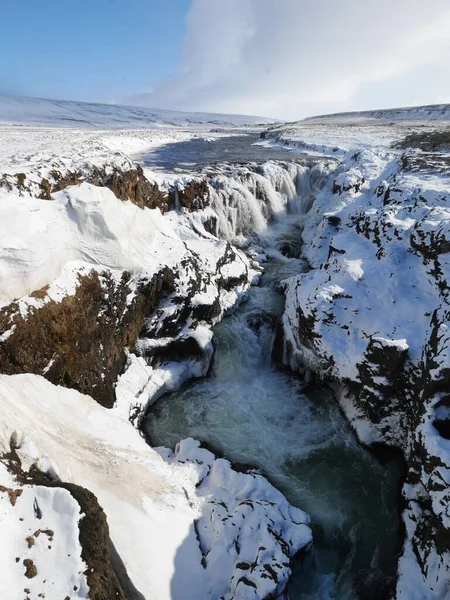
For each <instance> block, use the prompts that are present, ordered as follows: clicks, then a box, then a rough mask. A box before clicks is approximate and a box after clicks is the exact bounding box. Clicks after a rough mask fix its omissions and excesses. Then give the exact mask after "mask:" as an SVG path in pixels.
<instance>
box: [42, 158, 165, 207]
mask: <svg viewBox="0 0 450 600" xmlns="http://www.w3.org/2000/svg"><path fill="white" fill-rule="evenodd" d="M51 177H52V181H53V182H52V183H51V182H50V181H49V180H48V179H42V181H41V183H40V188H41V190H42V191H41V194H40V196H39V197H40V198H42V199H44V200H50V198H51V194H52V193H53V192H59V191H60V190H63V189H65V188H66V187H69V186H70V185H78V184H79V183H81V182H82V181H86V182H87V183H91V184H93V185H98V186H103V187H107V188H109V189H110V190H111V191H112V192H113V193H114V195H115V196H116V197H117V198H119V200H124V201H125V200H131V202H133V203H134V204H136V205H137V206H139V208H160V209H161V211H162V212H167V211H168V210H169V209H170V208H171V205H170V199H169V196H168V194H165V193H164V192H162V191H161V190H160V189H159V187H158V184H157V183H151V182H150V181H148V179H147V178H146V177H145V175H144V171H143V170H142V167H141V166H140V165H136V166H135V167H134V168H133V169H130V170H127V171H121V170H119V169H117V168H115V167H114V168H113V169H112V172H111V169H107V168H103V169H98V168H96V167H93V168H92V169H91V171H90V172H89V173H88V174H87V175H86V174H83V173H82V172H81V171H75V172H68V173H65V174H61V173H60V172H59V171H52V172H51Z"/></svg>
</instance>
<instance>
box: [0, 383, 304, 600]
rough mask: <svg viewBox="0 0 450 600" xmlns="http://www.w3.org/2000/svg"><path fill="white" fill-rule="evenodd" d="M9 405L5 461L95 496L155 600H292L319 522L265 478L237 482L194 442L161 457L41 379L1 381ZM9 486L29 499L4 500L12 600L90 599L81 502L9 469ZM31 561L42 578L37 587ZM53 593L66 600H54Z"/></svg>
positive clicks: (0, 434)
mask: <svg viewBox="0 0 450 600" xmlns="http://www.w3.org/2000/svg"><path fill="white" fill-rule="evenodd" d="M0 399H1V405H0V408H1V415H2V419H1V421H0V455H2V456H5V455H7V454H10V453H11V450H13V451H14V452H15V453H16V455H17V457H18V458H20V460H21V469H22V470H23V471H25V472H26V471H28V470H29V469H30V468H31V467H33V465H35V466H36V467H37V469H39V471H42V472H44V473H48V474H49V475H50V476H51V478H52V479H54V480H56V479H60V480H62V481H64V482H69V483H70V482H76V483H77V484H78V485H82V486H83V487H84V488H87V489H88V490H90V491H91V492H93V493H94V494H95V496H96V497H97V499H98V501H99V503H100V505H101V506H102V507H103V509H104V511H105V513H106V517H107V519H108V524H109V534H110V537H111V540H112V543H113V544H114V547H115V549H116V551H117V553H118V555H119V557H120V559H121V560H122V561H123V564H124V566H125V568H126V572H127V575H128V577H129V578H130V580H131V582H132V585H133V586H134V588H135V590H137V591H138V592H139V593H141V594H142V595H143V596H144V597H145V598H155V599H157V600H159V599H164V600H166V599H167V600H168V599H172V600H186V599H188V598H189V599H191V598H192V599H194V598H195V599H196V600H203V599H204V600H217V599H218V598H221V597H223V598H226V599H227V600H231V599H233V598H234V599H235V600H237V599H238V598H239V599H242V598H249V599H250V598H251V599H255V600H256V599H262V598H269V597H278V596H280V595H282V593H283V591H284V588H285V586H286V584H287V580H288V577H289V575H290V572H291V571H290V560H291V558H292V557H293V555H294V554H295V553H297V552H298V551H299V550H300V549H302V548H305V549H306V548H307V547H308V546H309V545H310V543H311V530H310V528H309V526H308V524H309V518H308V516H307V515H306V514H305V513H303V512H302V511H300V510H298V509H296V508H294V507H292V506H290V505H289V504H288V502H287V501H286V499H285V498H284V497H283V495H282V494H281V493H280V492H278V491H277V490H276V489H275V488H274V487H273V486H272V485H271V484H270V483H269V482H268V481H267V480H266V479H265V478H264V477H262V476H261V475H259V474H257V473H256V472H248V473H240V472H236V471H235V470H234V469H233V468H232V466H231V465H230V463H229V462H228V461H226V460H224V459H217V458H216V457H215V456H214V455H213V454H212V453H211V452H209V451H208V450H205V449H202V448H200V447H199V444H198V442H196V441H195V440H192V439H189V440H185V441H182V442H180V444H179V445H178V447H177V449H176V451H175V453H174V454H173V453H171V451H169V450H164V449H159V453H158V452H156V451H155V450H153V449H152V448H151V447H150V446H149V445H148V444H147V443H146V442H145V440H144V439H143V437H142V436H141V435H140V433H139V432H138V431H137V430H136V429H135V428H134V427H133V425H132V424H131V423H130V422H129V421H128V419H124V418H123V417H122V416H121V415H120V414H119V413H118V412H117V411H115V410H108V409H106V408H104V407H102V406H100V405H99V404H98V403H96V402H95V401H94V400H92V398H90V397H88V396H84V395H82V394H80V393H79V392H76V391H74V390H68V389H65V388H62V387H58V386H55V385H53V384H51V383H50V382H48V381H47V380H45V379H44V378H43V377H40V376H37V375H30V374H27V375H14V376H6V375H0ZM11 446H12V447H11ZM0 485H2V486H4V487H5V488H6V487H8V488H12V489H19V491H20V490H22V495H21V496H19V497H18V498H17V502H16V504H15V506H12V504H11V502H10V497H9V495H8V493H7V492H2V489H3V488H0V518H1V523H2V544H1V557H2V569H1V571H0V590H2V591H3V592H4V593H3V594H2V598H5V600H16V599H17V598H18V597H21V596H19V595H17V591H19V590H23V589H24V587H29V588H30V590H31V596H30V597H31V598H33V600H35V599H37V593H38V592H39V593H41V592H42V591H44V592H45V593H46V597H56V596H58V597H63V598H64V597H65V595H69V597H77V598H86V597H88V596H87V594H88V591H89V590H88V589H87V584H86V579H85V577H84V565H83V563H82V560H81V558H80V556H81V552H82V551H83V548H81V547H80V543H79V542H78V535H77V534H78V532H77V524H78V522H80V523H82V521H80V519H81V518H82V515H80V509H79V506H78V504H77V503H76V501H75V500H74V499H73V497H72V496H71V495H70V494H69V493H68V492H66V490H61V489H60V488H59V487H56V488H46V487H41V486H33V485H23V486H22V485H20V484H19V483H17V482H16V481H14V478H13V477H12V476H11V474H10V473H8V472H6V470H5V469H3V468H2V467H1V468H0ZM55 485H58V481H57V480H56V482H55ZM36 503H37V505H38V506H39V511H40V512H39V513H38V512H37V508H36V506H37V505H36ZM33 505H34V509H33ZM39 514H40V516H41V518H40V519H39ZM36 515H38V516H36ZM22 517H23V518H24V521H23V522H18V521H19V518H22ZM44 528H45V529H47V528H51V529H52V531H53V535H52V536H51V538H52V539H51V545H52V546H54V547H53V549H48V548H47V547H46V545H43V544H42V542H43V541H44V540H45V541H46V537H47V536H46V534H45V533H41V534H40V535H39V536H36V533H34V532H36V531H37V530H38V529H44ZM28 536H33V538H34V543H33V544H32V545H31V547H30V548H28V545H27V541H26V539H25V538H27V537H28ZM36 538H37V539H36ZM80 539H81V538H80ZM5 541H6V542H8V543H4V542H5ZM67 554H70V556H67ZM16 557H19V558H20V561H19V563H16ZM24 558H30V559H31V560H33V561H34V564H35V566H36V568H37V576H36V578H33V579H32V580H31V584H30V585H28V583H27V581H26V580H25V579H24V575H23V572H24V565H23V559H24ZM46 577H48V579H47V581H46V583H44V580H45V579H46ZM88 580H89V574H88ZM53 581H55V590H58V594H59V595H58V594H57V595H53V594H49V592H51V591H52V589H53V588H52V587H51V582H53ZM24 582H25V583H24ZM74 585H75V586H77V588H78V589H77V590H76V591H73V590H74V587H73V586H74ZM20 586H22V587H21V588H20ZM58 586H59V587H58ZM68 586H72V587H71V591H65V590H67V589H68ZM60 590H64V594H65V595H64V594H62V592H61V594H62V595H61V594H60V593H59V592H60ZM35 592H36V593H35ZM111 597H115V596H111Z"/></svg>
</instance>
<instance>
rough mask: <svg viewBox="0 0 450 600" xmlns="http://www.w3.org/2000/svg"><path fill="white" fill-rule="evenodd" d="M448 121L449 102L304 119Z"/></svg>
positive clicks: (328, 120) (315, 120)
mask: <svg viewBox="0 0 450 600" xmlns="http://www.w3.org/2000/svg"><path fill="white" fill-rule="evenodd" d="M373 119H377V120H381V121H384V122H386V121H450V104H428V105H426V106H408V107H402V108H384V109H379V110H365V111H356V112H342V113H334V114H331V115H317V116H314V117H308V118H307V119H304V120H305V121H308V122H319V121H325V122H327V123H329V122H330V121H335V122H339V121H340V122H344V121H347V122H348V121H361V120H373Z"/></svg>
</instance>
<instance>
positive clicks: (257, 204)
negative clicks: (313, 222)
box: [209, 161, 330, 245]
mask: <svg viewBox="0 0 450 600" xmlns="http://www.w3.org/2000/svg"><path fill="white" fill-rule="evenodd" d="M329 173H330V165H329V164H328V163H323V162H322V163H319V164H315V165H313V166H309V165H305V164H301V163H296V162H279V161H277V162H274V161H269V162H267V163H265V164H263V165H247V166H245V167H234V168H229V169H228V170H223V171H221V172H220V173H218V174H216V175H215V176H214V177H212V178H211V179H210V180H209V187H210V198H211V207H212V209H213V210H214V212H215V213H216V215H217V220H216V229H215V232H214V233H215V234H216V235H217V236H218V237H220V238H224V239H227V240H230V241H232V242H233V243H235V244H238V245H240V244H243V243H244V242H245V239H246V238H248V237H249V236H252V234H257V235H260V234H262V233H264V232H265V231H266V229H267V227H268V224H269V223H270V222H272V221H280V220H282V219H283V218H284V217H286V216H287V215H289V214H296V215H299V216H300V215H302V214H305V213H306V212H308V210H310V208H311V206H312V202H313V200H314V196H315V194H316V193H317V192H318V191H320V190H321V189H323V187H324V185H325V183H326V181H327V178H328V175H329Z"/></svg>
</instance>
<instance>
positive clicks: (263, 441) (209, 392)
mask: <svg viewBox="0 0 450 600" xmlns="http://www.w3.org/2000/svg"><path fill="white" fill-rule="evenodd" d="M239 143H240V142H239ZM147 164H148V163H147ZM294 223H295V220H294V219H292V218H291V219H288V218H287V219H286V220H285V222H283V221H281V222H278V223H276V224H275V225H274V226H271V227H270V228H269V230H268V232H267V235H266V236H265V237H264V236H262V238H261V239H260V240H259V242H260V243H261V245H262V246H263V250H264V252H266V253H267V254H268V256H269V259H268V261H267V262H266V263H265V265H264V266H265V273H264V275H263V277H262V280H261V283H260V285H259V287H254V288H252V289H251V290H250V299H249V301H248V302H246V303H245V304H243V305H241V306H240V307H239V309H238V310H237V311H236V312H235V313H233V314H232V315H231V316H229V317H227V318H225V319H224V320H223V321H222V322H221V323H220V324H218V325H217V326H216V327H215V328H214V335H215V341H216V354H215V358H214V364H213V368H212V370H211V373H210V375H209V376H208V377H207V378H205V379H203V380H200V381H196V382H194V383H191V384H190V385H188V386H186V387H185V388H184V389H182V390H180V391H178V392H175V393H172V394H171V395H168V396H165V397H163V398H161V399H160V400H159V401H158V402H157V403H156V404H154V405H153V406H152V407H151V408H150V409H149V411H148V413H147V416H146V420H145V423H144V429H145V432H146V434H147V435H148V438H149V441H150V443H151V444H152V445H153V446H166V447H170V448H172V449H173V448H174V447H175V445H176V444H177V442H178V441H179V440H181V439H183V438H186V437H194V438H196V439H198V440H200V441H202V442H205V443H207V444H208V445H209V446H211V447H212V448H213V449H214V450H215V451H216V452H218V453H220V454H221V455H223V456H224V457H226V458H228V459H229V460H231V461H232V462H234V463H241V464H245V465H249V466H253V467H258V468H259V469H261V471H262V473H263V474H264V475H265V476H266V477H267V478H268V479H269V480H270V481H271V482H272V483H273V484H274V485H275V486H276V487H277V488H278V489H280V490H281V491H282V492H283V493H284V494H285V496H286V497H287V499H288V500H289V502H290V503H291V504H293V505H295V506H298V507H299V508H301V509H302V510H305V511H306V512H307V513H309V515H310V517H311V520H312V529H313V535H314V545H313V549H312V550H311V552H310V553H308V555H306V556H305V557H303V558H299V559H298V560H296V561H295V562H294V565H293V575H292V577H291V580H290V584H289V589H288V591H289V598H290V600H328V599H332V598H333V599H338V600H352V599H356V598H363V599H364V600H368V599H379V598H384V597H386V593H387V591H388V590H389V589H390V585H392V584H393V582H394V581H395V570H396V556H397V554H398V552H399V550H400V544H401V533H400V531H401V530H400V519H399V507H398V500H399V495H400V485H401V477H402V467H403V465H402V460H401V458H399V457H398V456H397V455H396V454H394V453H390V452H387V451H386V452H383V456H378V455H376V454H375V453H374V452H371V451H368V450H367V449H365V448H364V447H362V446H361V445H360V444H359V443H358V441H357V439H356V436H355V435H354V433H353V431H352V429H351V428H350V426H349V424H348V422H347V421H346V419H345V417H344V415H343V414H342V412H341V411H340V409H339V407H338V404H337V402H336V401H335V400H334V398H333V396H332V394H331V392H330V391H329V390H328V389H327V388H325V387H323V386H322V385H319V384H317V383H310V384H307V383H306V382H305V381H303V380H302V379H301V378H300V377H298V376H297V375H295V374H293V373H291V372H289V371H287V370H286V369H284V368H283V367H282V366H281V365H280V364H278V363H277V361H275V360H273V354H274V353H273V348H274V340H275V328H276V323H277V322H278V321H279V319H280V317H281V315H282V313H283V308H284V296H283V294H282V293H281V292H279V291H277V284H278V283H279V282H280V281H282V280H283V279H285V278H287V277H289V276H291V275H294V274H297V273H299V272H301V271H302V270H304V268H305V266H304V264H303V263H302V261H301V260H300V259H298V258H288V257H285V256H283V255H282V254H281V253H280V252H279V251H278V250H277V249H276V248H277V247H280V246H282V244H283V240H285V239H289V242H290V245H292V240H293V239H295V238H297V239H298V247H300V230H299V229H298V227H296V226H295V224H294Z"/></svg>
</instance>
